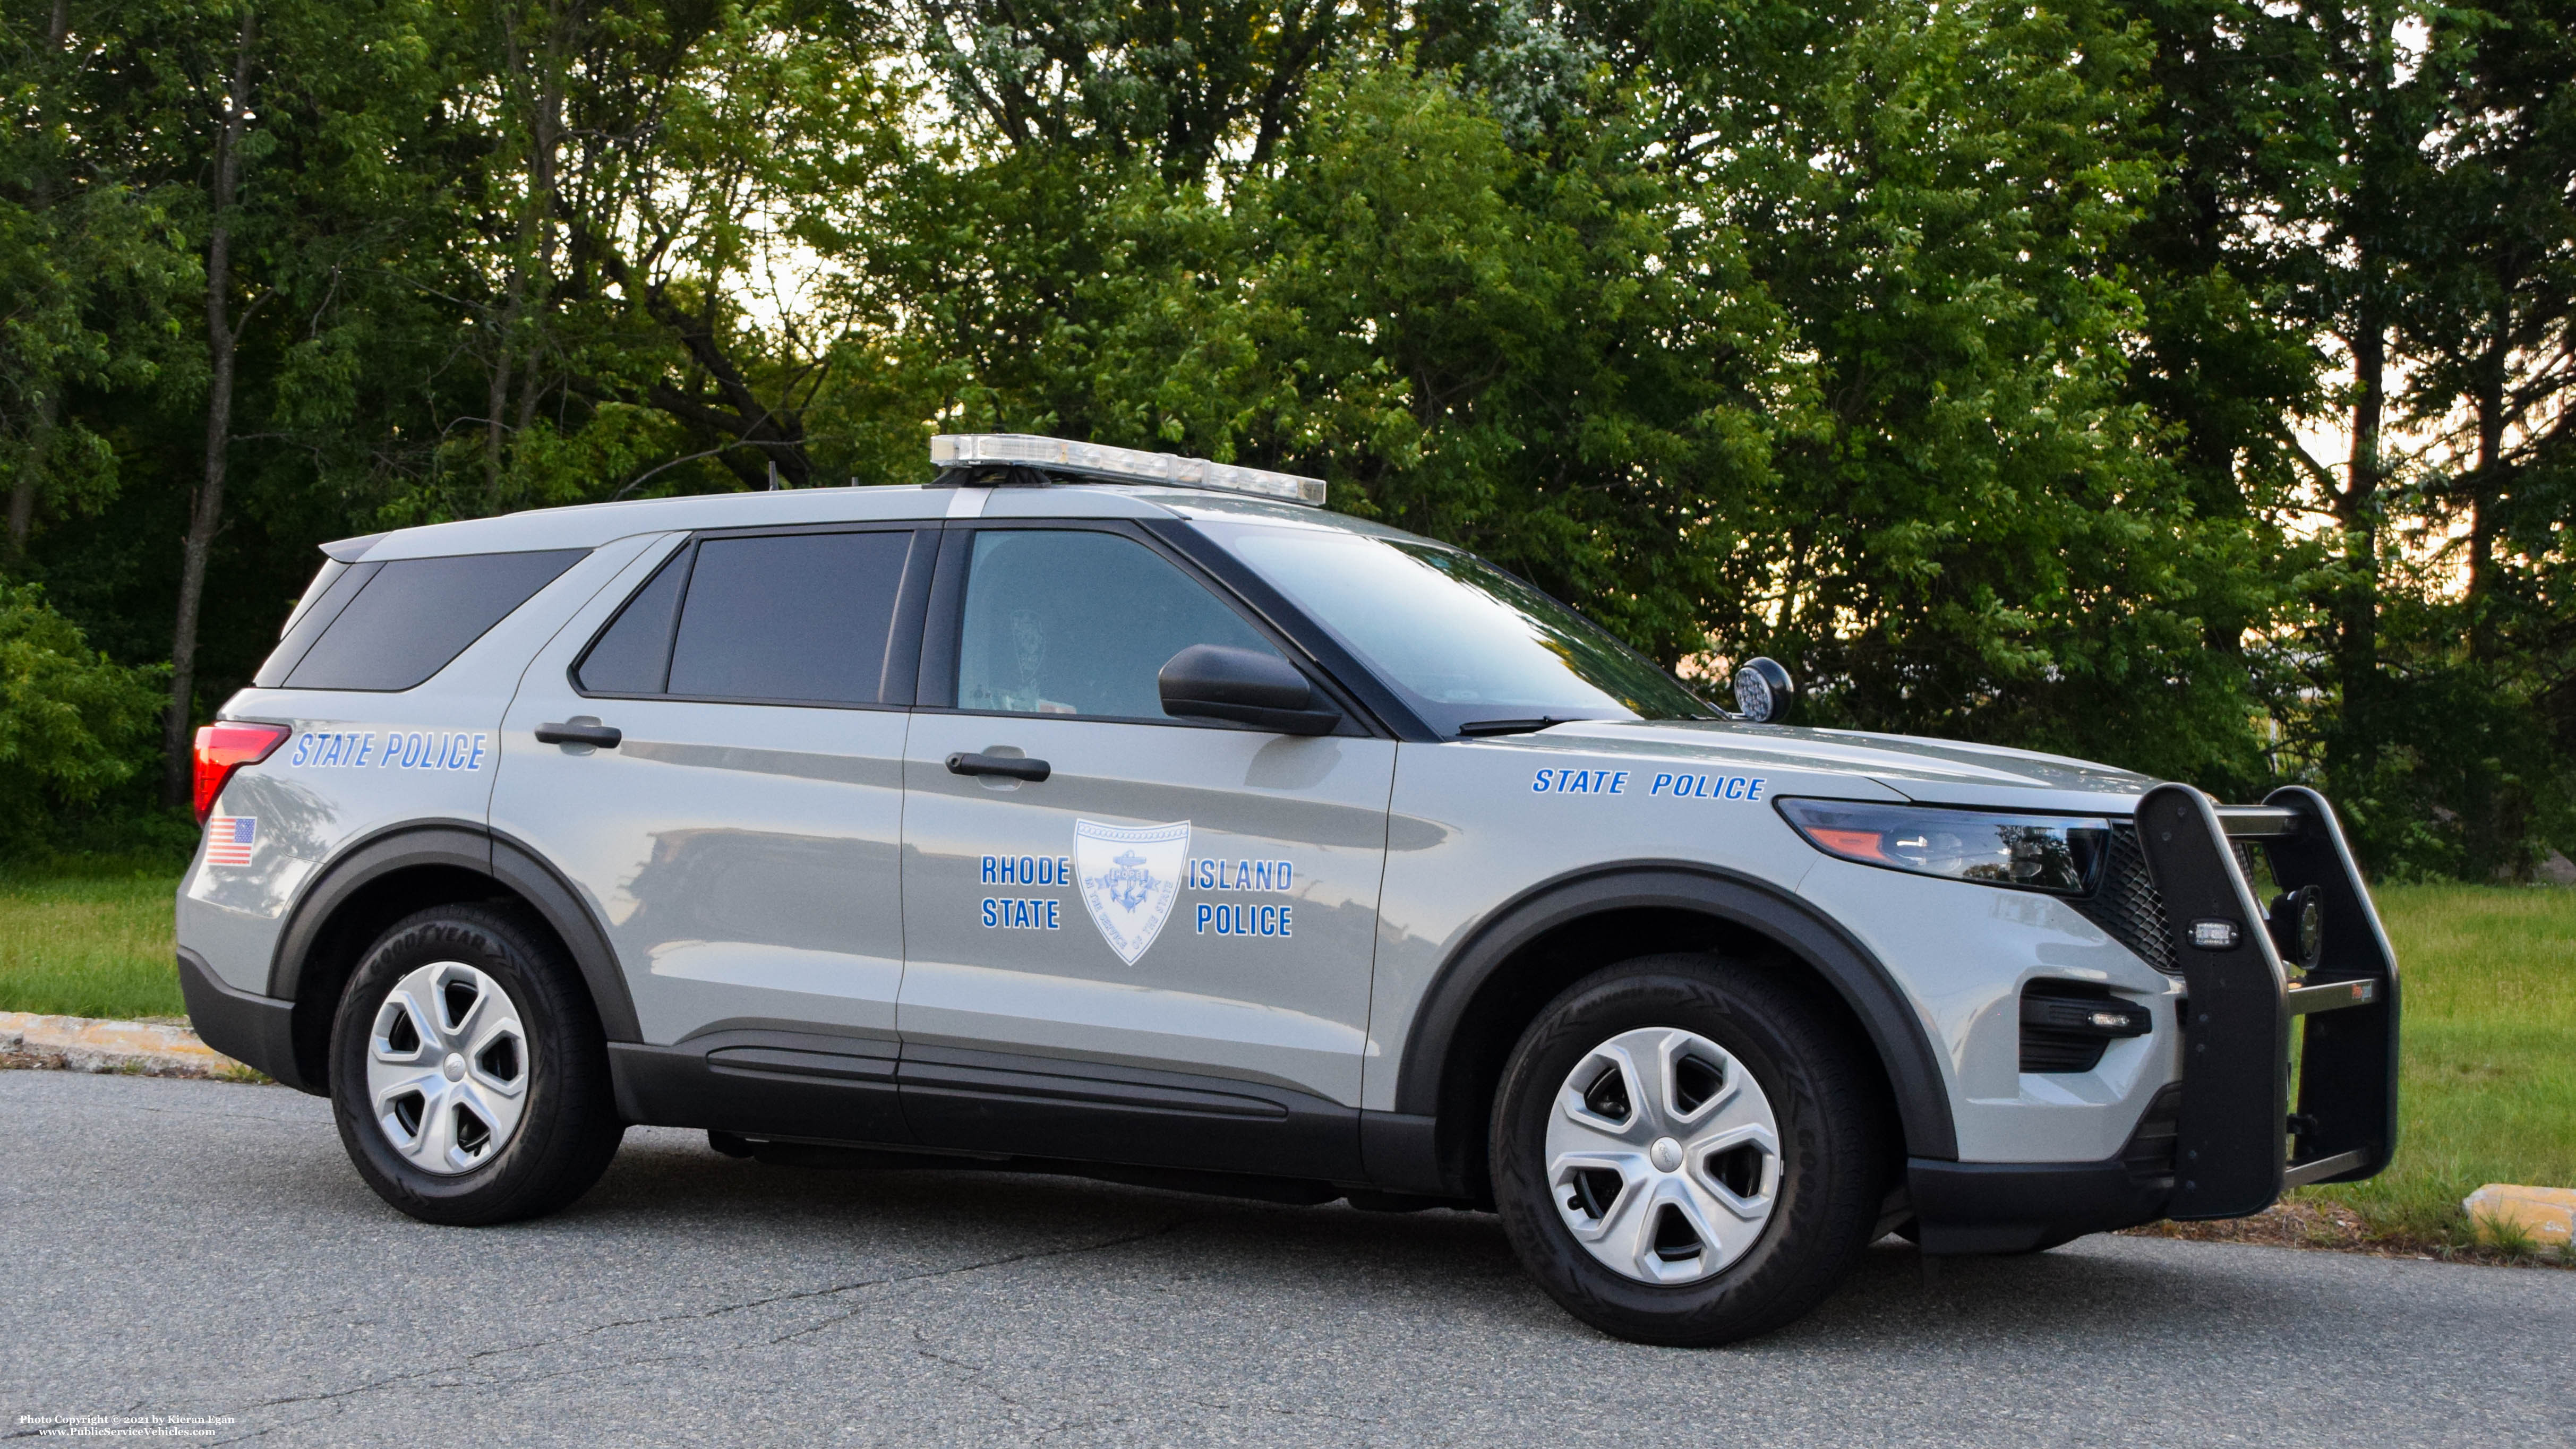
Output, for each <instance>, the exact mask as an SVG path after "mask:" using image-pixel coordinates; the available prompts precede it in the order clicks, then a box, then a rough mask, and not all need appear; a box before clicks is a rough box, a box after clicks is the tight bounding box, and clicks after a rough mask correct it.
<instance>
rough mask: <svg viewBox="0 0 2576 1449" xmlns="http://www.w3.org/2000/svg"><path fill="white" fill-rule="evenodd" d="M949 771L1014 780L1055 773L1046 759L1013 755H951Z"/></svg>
mask: <svg viewBox="0 0 2576 1449" xmlns="http://www.w3.org/2000/svg"><path fill="white" fill-rule="evenodd" d="M948 773H950V774H952V775H1008V776H1010V777H1011V778H1012V779H1014V780H1030V781H1036V780H1043V779H1045V778H1046V777H1047V776H1048V775H1050V774H1052V773H1054V771H1052V770H1051V769H1049V768H1048V766H1047V762H1046V761H1044V760H1023V759H1020V758H1018V757H1016V756H1013V755H963V754H961V755H950V756H949V757H948Z"/></svg>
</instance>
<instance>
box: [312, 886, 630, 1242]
mask: <svg viewBox="0 0 2576 1449" xmlns="http://www.w3.org/2000/svg"><path fill="white" fill-rule="evenodd" d="M331 1064H332V1072H331V1101H332V1106H333V1108H334V1115H335V1116H336V1117H337V1118H338V1120H339V1125H340V1141H341V1143H342V1144H343V1145H344V1146H345V1147H347V1149H348V1152H349V1159H350V1161H351V1162H353V1163H355V1164H356V1165H357V1168H358V1173H359V1175H360V1176H361V1177H364V1178H365V1179H366V1180H367V1185H368V1186H369V1187H372V1188H374V1189H375V1190H376V1193H377V1195H378V1196H380V1197H382V1198H383V1199H384V1200H385V1201H387V1202H389V1203H391V1204H393V1205H394V1206H395V1207H397V1208H400V1209H402V1210H403V1211H404V1212H406V1213H409V1214H411V1215H412V1216H413V1217H416V1218H419V1219H421V1220H422V1221H424V1222H433V1223H450V1224H456V1225H461V1226H473V1225H480V1224H485V1223H499V1222H509V1221H513V1220H515V1219H520V1218H531V1217H539V1216H542V1215H544V1214H546V1213H550V1212H553V1211H554V1210H555V1209H557V1208H560V1207H563V1206H564V1205H566V1204H568V1203H570V1202H572V1201H573V1200H574V1199H576V1198H578V1197H580V1196H581V1195H582V1194H583V1193H585V1192H588V1191H589V1190H590V1188H591V1185H592V1184H594V1183H596V1182H597V1181H599V1177H600V1174H601V1173H603V1172H605V1171H607V1169H608V1163H609V1159H611V1158H612V1157H614V1156H615V1155H616V1153H617V1144H618V1140H619V1139H620V1138H621V1137H623V1136H624V1135H625V1130H626V1129H625V1126H624V1124H623V1123H622V1122H621V1121H620V1120H619V1119H618V1116H617V1108H616V1104H615V1100H614V1093H613V1092H612V1090H611V1088H610V1086H609V1080H608V1052H607V1047H606V1045H605V1044H604V1041H603V1038H602V1033H601V1031H600V1027H599V1020H598V1015H597V1013H596V1012H594V1011H593V1010H592V1009H591V1005H590V999H589V997H588V996H587V995H586V994H585V993H584V992H583V990H582V988H581V986H580V985H579V984H578V978H577V977H576V976H575V975H574V974H573V966H572V963H571V962H570V961H567V960H565V959H563V956H562V953H561V951H559V950H558V949H556V948H555V947H554V946H553V944H552V942H551V939H550V938H549V937H548V936H546V935H545V933H544V932H543V931H541V930H539V929H538V928H536V927H535V925H534V924H533V923H532V922H531V921H529V920H528V919H527V918H526V917H525V916H523V915H521V914H520V913H519V912H517V911H514V910H510V909H506V908H500V907H490V906H464V905H459V906H440V907H436V908H434V909H431V910H427V911H423V912H421V913H420V914H418V915H415V916H412V917H410V918H409V919H407V920H404V921H402V922H400V923H399V924H397V925H395V926H394V928H393V929H392V930H390V931H387V932H386V933H385V934H384V935H383V936H382V937H379V938H378V939H377V941H376V944H375V945H374V946H373V947H372V948H371V949H369V951H368V952H367V955H366V959H365V960H363V961H361V962H360V963H359V965H358V969H357V971H356V972H355V973H353V974H352V975H351V976H350V978H349V984H348V986H347V988H346V989H345V990H344V991H343V992H342V993H341V997H340V1010H339V1013H338V1015H337V1016H336V1017H335V1018H334V1019H333V1022H332V1029H331Z"/></svg>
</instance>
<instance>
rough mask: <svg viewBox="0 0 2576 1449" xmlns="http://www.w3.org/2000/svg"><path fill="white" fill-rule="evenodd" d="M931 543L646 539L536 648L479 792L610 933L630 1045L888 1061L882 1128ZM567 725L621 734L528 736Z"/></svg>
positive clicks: (747, 1057)
mask: <svg viewBox="0 0 2576 1449" xmlns="http://www.w3.org/2000/svg"><path fill="white" fill-rule="evenodd" d="M935 540H936V534H927V535H923V534H917V533H916V531H915V529H914V528H913V527H911V526H908V525H898V526H873V527H871V526H855V527H835V528H820V529H798V530H776V531H767V532H734V533H723V534H709V535H701V536H698V537H694V538H685V539H678V540H673V541H671V542H669V543H666V544H665V545H664V546H663V547H661V548H659V549H657V550H655V551H653V552H651V553H648V554H647V556H646V557H645V558H644V559H643V560H641V561H640V562H639V563H638V564H637V565H636V566H635V567H634V568H633V569H631V570H629V572H628V575H627V576H626V577H625V578H623V579H621V580H620V581H619V583H618V584H617V585H616V586H615V587H613V588H610V589H608V590H604V591H603V592H602V595H601V597H600V598H599V600H597V601H595V602H594V604H593V605H592V606H591V608H590V609H589V610H588V611H586V612H585V613H584V614H583V615H582V616H580V617H578V618H576V619H575V620H574V621H573V623H572V624H571V625H570V626H568V627H567V628H566V629H565V630H564V631H563V632H562V633H561V634H560V635H558V636H557V637H556V639H555V640H554V642H553V643H552V644H550V645H549V646H548V647H547V649H546V650H545V651H544V652H543V653H541V654H540V655H539V656H538V657H537V659H536V660H535V662H534V663H533V664H532V665H531V666H530V667H529V669H528V671H527V675H526V677H525V680H524V682H523V683H522V684H521V686H520V689H519V693H518V696H517V698H516V699H515V700H514V701H513V702H512V704H511V707H510V710H509V714H508V716H507V719H506V720H505V722H504V725H503V729H502V734H501V740H500V745H501V749H500V753H501V765H500V772H499V777H498V780H497V781H496V787H495V791H494V797H493V802H492V823H493V826H494V828H495V829H496V830H497V831H498V832H500V833H501V834H502V835H503V836H505V837H508V838H512V839H515V840H517V841H519V842H520V843H522V844H524V845H526V846H528V847H529V848H530V849H532V850H533V851H534V852H535V853H536V854H537V855H539V856H541V857H542V858H543V859H544V860H546V861H547V862H549V863H550V864H552V865H553V866H554V868H555V869H557V870H558V871H560V872H561V873H562V874H563V875H564V876H566V877H567V878H568V879H569V881H570V882H571V884H572V885H573V886H574V888H575V889H576V890H577V891H578V892H579V893H580V894H581V895H582V896H583V897H584V898H585V899H586V900H587V902H588V903H589V905H590V907H591V908H592V910H593V911H594V912H595V913H596V915H597V917H598V919H599V920H600V922H601V923H602V924H603V925H604V927H605V928H606V930H607V934H608V936H609V939H610V942H611V944H612V945H613V947H614V948H615V950H616V953H617V957H618V962H619V965H620V967H621V969H622V970H623V972H624V974H625V977H626V981H627V984H628V987H629V989H630V990H631V991H632V993H633V995H634V1001H635V1010H636V1015H637V1018H638V1020H639V1021H640V1023H641V1025H642V1029H643V1035H644V1039H645V1041H647V1042H648V1043H659V1044H666V1045H667V1044H672V1043H690V1044H691V1045H692V1046H693V1047H694V1048H695V1049H696V1051H697V1053H698V1054H699V1055H701V1056H710V1059H716V1058H721V1057H722V1055H723V1054H724V1053H725V1052H728V1051H730V1052H732V1053H733V1054H734V1055H735V1056H737V1057H740V1058H741V1059H742V1061H743V1062H755V1061H770V1060H772V1058H776V1053H777V1052H778V1051H779V1050H780V1049H782V1048H794V1047H814V1046H820V1047H825V1048H828V1051H829V1053H830V1054H835V1055H838V1056H842V1057H847V1058H850V1059H851V1060H850V1061H848V1062H843V1063H841V1064H840V1065H839V1066H838V1067H835V1068H834V1070H837V1071H843V1072H845V1073H846V1072H849V1071H856V1072H858V1073H859V1074H861V1075H870V1074H873V1075H875V1076H878V1077H882V1078H884V1079H886V1080H887V1084H888V1089H889V1090H888V1091H887V1093H886V1094H885V1098H884V1100H883V1102H882V1103H880V1104H879V1107H880V1109H881V1110H882V1112H883V1114H884V1116H885V1119H886V1121H887V1122H892V1121H893V1120H894V1115H893V1107H892V1101H891V1089H890V1086H891V1077H892V1063H893V1059H894V1056H895V1046H894V1042H895V1034H894V1025H895V1023H894V1013H895V998H896V988H897V985H898V983H899V982H900V980H901V978H902V974H903V905H902V898H901V892H900V889H899V887H898V883H897V860H896V849H897V844H898V840H899V833H900V825H901V819H902V806H903V787H902V760H903V745H904V729H905V720H906V714H905V711H906V708H907V706H908V705H909V704H910V703H911V691H912V680H913V678H914V675H915V672H916V667H917V666H916V660H917V657H918V639H919V627H920V625H919V620H920V602H921V599H922V597H923V596H924V594H925V593H926V589H927V584H928V572H929V565H930V559H931V555H932V549H931V547H930V546H929V545H930V543H931V542H935ZM548 726H554V727H556V728H554V729H551V730H549V729H547V727H548ZM567 727H569V730H571V731H579V730H587V729H609V730H614V731H616V732H617V738H616V743H615V744H614V745H605V744H600V743H584V742H581V741H579V740H577V739H575V740H570V741H566V742H548V741H541V740H540V739H539V737H538V736H539V732H540V731H541V730H544V731H546V732H547V733H548V734H552V735H558V736H561V735H564V734H566V733H567V732H568V729H567ZM601 738H602V739H604V738H605V737H604V736H603V737H601ZM800 1034H802V1036H803V1037H812V1038H817V1039H818V1040H802V1039H800ZM762 1053H768V1054H769V1055H768V1056H763V1055H761V1054H762ZM711 1054H712V1055H711ZM776 1060H780V1061H792V1060H795V1059H794V1058H776ZM870 1061H874V1062H876V1063H878V1065H877V1066H875V1067H870V1066H868V1065H867V1063H868V1062H870ZM808 1065H813V1064H812V1063H808ZM822 1065H824V1066H831V1065H832V1064H831V1063H830V1062H824V1063H822ZM862 1115H864V1114H862ZM839 1128H840V1129H841V1130H842V1131H844V1132H845V1133H846V1135H850V1136H858V1137H877V1136H886V1135H896V1136H899V1135H900V1132H899V1129H890V1130H888V1131H879V1130H876V1127H875V1126H874V1125H872V1124H871V1123H870V1122H869V1121H865V1120H857V1119H853V1120H850V1121H847V1122H844V1123H841V1124H839Z"/></svg>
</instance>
